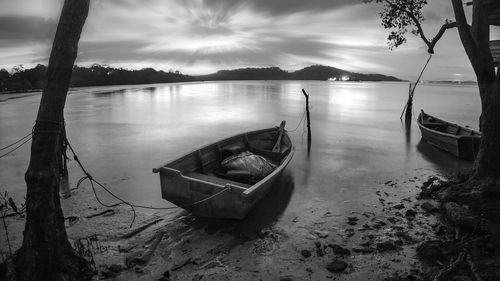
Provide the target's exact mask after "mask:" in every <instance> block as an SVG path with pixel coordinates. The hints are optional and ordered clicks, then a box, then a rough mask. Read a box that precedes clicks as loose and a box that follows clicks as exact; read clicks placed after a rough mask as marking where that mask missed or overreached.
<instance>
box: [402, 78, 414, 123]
mask: <svg viewBox="0 0 500 281" xmlns="http://www.w3.org/2000/svg"><path fill="white" fill-rule="evenodd" d="M415 87H416V85H415ZM412 108H413V91H412V90H411V83H410V87H409V89H408V103H407V104H406V114H405V121H406V122H408V121H410V120H411V113H412Z"/></svg>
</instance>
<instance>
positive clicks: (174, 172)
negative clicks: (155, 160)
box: [159, 167, 247, 192]
mask: <svg viewBox="0 0 500 281" xmlns="http://www.w3.org/2000/svg"><path fill="white" fill-rule="evenodd" d="M159 170H161V171H164V172H166V173H167V174H170V175H171V176H175V177H180V178H182V179H184V180H187V181H191V182H197V183H201V184H204V185H210V186H213V187H214V188H219V189H224V188H229V189H230V190H231V191H235V189H236V190H237V191H238V192H243V191H245V190H247V188H246V187H243V186H239V185H236V184H235V183H232V182H231V183H226V184H224V185H223V184H220V183H215V182H210V181H205V180H201V179H197V178H195V177H190V176H186V175H184V174H183V173H182V172H180V171H179V170H176V169H172V168H168V167H160V168H159Z"/></svg>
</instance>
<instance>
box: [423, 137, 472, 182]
mask: <svg viewBox="0 0 500 281" xmlns="http://www.w3.org/2000/svg"><path fill="white" fill-rule="evenodd" d="M417 151H418V152H419V153H420V154H422V156H423V157H424V159H426V160H427V161H429V162H432V163H434V164H435V165H436V167H437V168H438V169H439V170H440V171H441V172H443V173H445V174H450V173H456V172H459V171H462V170H464V169H467V168H470V167H471V166H472V163H473V162H467V161H464V160H461V159H460V158H457V157H455V156H454V155H452V154H450V153H448V152H445V151H443V150H441V149H439V148H437V147H434V146H433V145H431V144H429V143H427V142H426V141H425V140H424V139H420V142H419V143H418V144H417Z"/></svg>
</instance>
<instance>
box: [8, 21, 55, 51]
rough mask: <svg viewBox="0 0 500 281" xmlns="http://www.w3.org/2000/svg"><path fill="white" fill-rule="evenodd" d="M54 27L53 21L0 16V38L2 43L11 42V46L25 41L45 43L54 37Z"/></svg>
mask: <svg viewBox="0 0 500 281" xmlns="http://www.w3.org/2000/svg"><path fill="white" fill-rule="evenodd" d="M56 27H57V22H56V21H55V20H53V19H44V18H42V17H37V16H1V17H0V38H1V39H2V41H11V44H22V43H26V42H27V41H36V42H47V41H50V40H51V39H52V37H53V36H54V33H55V30H56ZM4 43H5V42H4ZM2 46H3V45H2Z"/></svg>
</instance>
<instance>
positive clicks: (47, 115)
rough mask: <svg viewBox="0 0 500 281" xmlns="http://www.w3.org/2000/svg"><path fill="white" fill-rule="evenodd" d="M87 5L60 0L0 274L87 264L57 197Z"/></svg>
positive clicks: (70, 269)
mask: <svg viewBox="0 0 500 281" xmlns="http://www.w3.org/2000/svg"><path fill="white" fill-rule="evenodd" d="M88 10H89V0H65V2H64V5H63V8H62V11H61V17H60V19H59V24H58V26H57V31H56V34H55V38H54V43H53V45H52V52H51V54H50V59H49V65H48V68H47V75H46V83H45V87H44V90H43V93H42V98H41V101H40V106H39V109H38V115H37V120H36V124H35V127H34V129H33V141H32V144H31V159H30V164H29V167H28V170H27V172H26V174H25V180H26V185H27V193H26V224H25V228H24V232H23V235H24V239H23V243H22V246H21V248H20V249H19V250H18V251H17V253H16V255H15V257H14V259H13V260H12V261H8V262H7V266H6V269H4V275H5V279H3V280H20V281H27V280H42V281H45V280H46V281H49V280H82V279H85V278H84V277H85V275H84V274H83V273H84V272H86V271H87V270H88V268H89V267H88V263H87V261H86V260H85V259H83V258H81V257H79V256H78V255H77V254H76V252H75V250H74V249H73V247H72V246H71V244H70V242H69V241H68V237H67V234H66V228H65V225H64V216H63V212H62V209H61V202H60V198H59V183H60V176H61V175H60V161H61V157H62V147H63V145H62V142H63V141H64V118H63V111H64V105H65V102H66V96H67V93H68V89H69V82H70V79H71V73H72V70H73V65H74V62H75V59H76V56H77V49H78V41H79V39H80V34H81V32H82V28H83V25H84V23H85V20H86V18H87V15H88Z"/></svg>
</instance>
